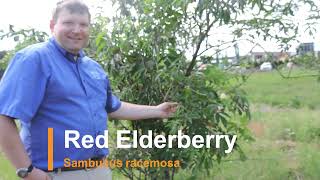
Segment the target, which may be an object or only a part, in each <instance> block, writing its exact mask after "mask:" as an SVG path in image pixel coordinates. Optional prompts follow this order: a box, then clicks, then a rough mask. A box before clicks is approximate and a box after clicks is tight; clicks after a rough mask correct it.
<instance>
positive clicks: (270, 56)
mask: <svg viewBox="0 0 320 180" xmlns="http://www.w3.org/2000/svg"><path fill="white" fill-rule="evenodd" d="M290 56H291V53H289V52H251V53H250V59H251V60H252V61H253V62H258V63H261V62H265V61H282V62H283V61H285V60H287V59H289V58H290Z"/></svg>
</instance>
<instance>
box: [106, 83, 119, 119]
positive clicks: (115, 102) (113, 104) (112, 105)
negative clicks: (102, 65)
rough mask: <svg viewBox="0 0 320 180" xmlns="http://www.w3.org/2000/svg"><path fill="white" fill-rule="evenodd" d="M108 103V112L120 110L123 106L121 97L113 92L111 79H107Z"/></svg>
mask: <svg viewBox="0 0 320 180" xmlns="http://www.w3.org/2000/svg"><path fill="white" fill-rule="evenodd" d="M106 104H107V106H106V110H107V112H108V113H112V112H114V111H116V110H118V109H119V108H120V106H121V101H120V99H119V98H118V97H117V96H115V95H113V94H112V90H111V87H110V83H109V80H108V81H107V103H106Z"/></svg>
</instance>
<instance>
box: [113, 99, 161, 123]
mask: <svg viewBox="0 0 320 180" xmlns="http://www.w3.org/2000/svg"><path fill="white" fill-rule="evenodd" d="M159 116H160V112H159V110H158V109H157V107H156V106H146V105H137V104H130V103H127V102H122V103H121V107H120V108H119V110H117V111H116V112H113V113H110V117H112V118H115V119H126V120H139V119H149V118H157V117H159Z"/></svg>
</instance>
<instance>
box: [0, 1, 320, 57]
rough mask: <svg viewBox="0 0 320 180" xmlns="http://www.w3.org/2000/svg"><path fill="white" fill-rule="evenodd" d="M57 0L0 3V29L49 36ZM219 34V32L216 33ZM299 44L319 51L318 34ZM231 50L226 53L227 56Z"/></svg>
mask: <svg viewBox="0 0 320 180" xmlns="http://www.w3.org/2000/svg"><path fill="white" fill-rule="evenodd" d="M101 1H103V0H85V2H86V3H87V4H88V5H89V6H90V9H91V13H92V14H95V12H96V11H95V8H96V7H97V6H98V5H101ZM57 2H58V0H7V1H4V2H2V3H1V6H0V17H1V20H0V29H4V30H6V31H7V30H8V26H9V24H12V25H14V26H15V27H16V28H17V29H20V28H35V29H37V30H40V31H46V32H48V33H49V34H50V30H49V21H50V18H51V12H52V8H53V7H55V4H56V3H57ZM103 4H104V7H103V8H104V12H105V15H107V16H111V15H112V13H114V12H115V10H114V9H113V8H112V6H111V2H110V0H105V2H104V3H103ZM306 13H307V12H304V11H301V12H299V13H298V14H297V21H299V18H300V19H302V17H303V16H304V15H305V14H306ZM217 33H219V32H217ZM215 35H216V37H217V36H220V37H223V38H224V39H227V38H228V37H227V36H226V35H225V32H221V34H215ZM299 40H300V41H301V42H315V49H316V50H320V46H319V45H320V43H318V42H317V41H320V33H317V35H316V37H315V38H313V37H309V36H308V35H302V37H301V38H299ZM261 44H262V45H263V46H264V48H265V49H266V50H267V51H279V50H278V49H277V45H276V44H275V43H272V42H262V41H261ZM297 45H298V44H294V45H293V47H292V48H291V49H290V51H294V50H295V47H296V46H297ZM13 47H14V43H13V42H12V41H0V50H4V49H5V50H8V49H12V48H13ZM239 47H240V53H241V54H242V55H243V54H246V53H248V51H249V49H251V45H250V44H249V43H243V44H239ZM232 51H233V50H231V51H228V56H232V54H231V55H229V54H230V53H229V52H231V53H232ZM255 51H262V49H259V48H257V49H255Z"/></svg>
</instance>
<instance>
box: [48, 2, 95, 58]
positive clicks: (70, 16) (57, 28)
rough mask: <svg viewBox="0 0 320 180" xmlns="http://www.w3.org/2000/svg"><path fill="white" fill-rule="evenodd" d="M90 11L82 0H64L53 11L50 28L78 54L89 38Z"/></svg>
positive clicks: (63, 42)
mask: <svg viewBox="0 0 320 180" xmlns="http://www.w3.org/2000/svg"><path fill="white" fill-rule="evenodd" d="M89 26H90V12H89V8H88V7H87V6H86V5H85V4H84V3H83V2H81V1H80V0H63V1H61V2H59V3H58V4H57V7H56V8H55V10H54V11H53V16H52V20H51V21H50V29H51V32H52V34H53V36H54V37H55V39H56V40H57V42H58V43H59V44H60V45H61V46H62V47H63V48H64V49H65V50H67V51H68V52H70V53H73V54H77V53H78V52H79V50H81V49H82V48H84V47H86V46H87V44H88V40H89Z"/></svg>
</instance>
